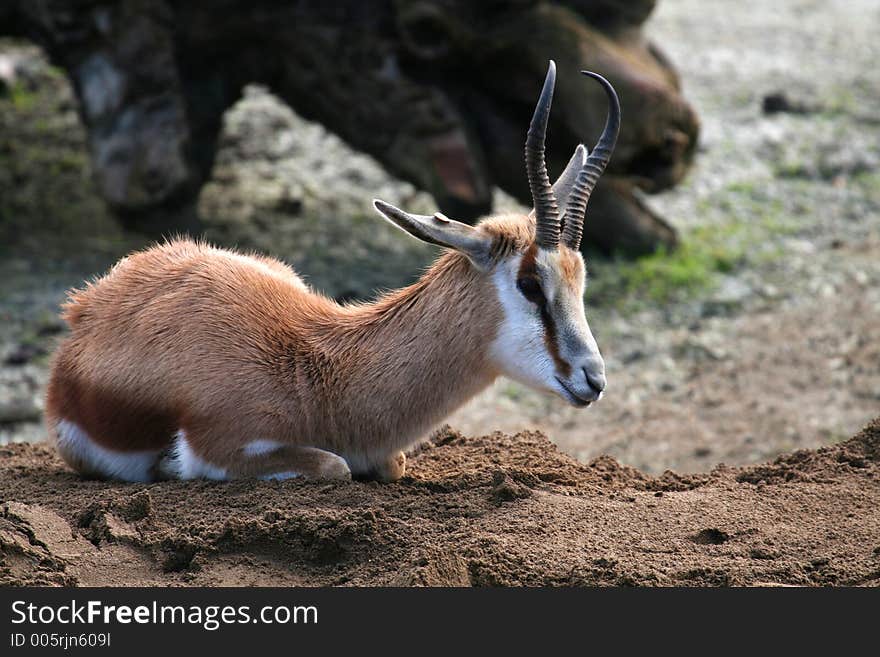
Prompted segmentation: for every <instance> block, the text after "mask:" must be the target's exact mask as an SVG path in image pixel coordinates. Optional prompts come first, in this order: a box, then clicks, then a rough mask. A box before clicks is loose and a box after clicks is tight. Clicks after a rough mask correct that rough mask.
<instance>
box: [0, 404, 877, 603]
mask: <svg viewBox="0 0 880 657" xmlns="http://www.w3.org/2000/svg"><path fill="white" fill-rule="evenodd" d="M410 465H411V468H410V471H409V474H408V475H407V477H406V478H404V480H402V481H401V482H399V483H397V484H386V485H383V484H377V483H373V482H352V483H348V484H327V483H307V482H296V481H288V482H253V481H247V482H231V483H211V482H166V483H159V484H151V485H131V484H118V483H107V482H99V481H87V480H83V479H81V478H79V477H78V476H76V475H74V474H72V473H71V472H70V471H68V470H67V469H66V468H65V467H64V465H63V464H62V463H61V462H60V461H59V460H58V458H57V457H56V456H55V454H54V452H53V450H52V449H51V448H50V447H48V446H47V445H45V444H16V445H7V446H4V447H0V500H5V503H3V504H2V505H0V509H2V515H0V584H7V585H9V584H13V585H21V584H38V585H83V586H97V585H111V586H116V585H148V586H155V585H163V586H165V585H170V586H188V585H615V584H616V585H787V584H794V585H826V584H835V585H878V584H880V513H878V509H880V419H878V420H875V421H874V422H873V423H872V424H870V425H869V426H868V427H867V428H866V429H865V430H864V431H862V432H861V433H860V434H859V435H858V436H856V437H855V438H852V439H850V440H848V441H846V442H844V443H841V444H839V445H836V446H833V447H826V448H822V449H819V450H815V451H807V450H803V451H798V452H794V453H793V454H790V455H786V456H782V457H780V458H778V459H776V460H775V461H773V462H771V463H767V464H764V465H759V466H754V467H747V468H730V467H725V466H718V467H717V468H715V469H714V470H713V471H712V472H711V473H709V474H702V475H688V476H681V475H677V474H674V473H672V472H667V473H665V474H664V475H662V476H660V477H651V476H648V475H645V474H643V473H641V472H640V471H638V470H636V469H633V468H630V467H626V466H623V465H621V464H619V463H618V462H617V461H615V460H614V459H612V458H610V457H601V458H598V459H595V460H593V461H591V462H590V463H588V464H586V465H584V464H581V463H578V462H577V461H575V460H573V459H571V458H570V457H568V456H565V455H564V454H562V453H561V452H560V451H559V450H558V449H557V448H556V447H555V446H554V445H553V444H552V443H551V442H550V441H549V440H548V439H547V438H545V437H544V436H543V435H541V434H539V433H523V434H519V435H516V436H513V437H510V436H506V435H503V434H500V433H496V434H494V435H492V436H487V437H482V438H468V437H464V436H462V435H461V434H459V433H457V432H455V431H453V430H450V429H444V430H441V431H440V432H438V433H437V434H436V435H435V436H434V438H433V439H432V441H431V443H430V444H429V445H428V446H426V447H425V448H423V449H422V450H421V451H420V452H419V453H417V454H416V455H415V456H414V457H413V458H412V459H411V462H410Z"/></svg>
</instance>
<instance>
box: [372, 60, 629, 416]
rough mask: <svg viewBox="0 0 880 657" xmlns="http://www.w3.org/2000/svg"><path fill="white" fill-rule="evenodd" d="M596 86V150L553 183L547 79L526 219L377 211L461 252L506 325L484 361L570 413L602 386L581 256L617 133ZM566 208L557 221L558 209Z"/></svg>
mask: <svg viewBox="0 0 880 657" xmlns="http://www.w3.org/2000/svg"><path fill="white" fill-rule="evenodd" d="M584 73H585V74H586V75H588V76H590V77H592V78H595V79H596V80H598V81H599V82H600V83H601V84H602V86H603V87H604V88H605V91H606V93H607V95H608V99H609V102H610V111H609V114H608V118H607V121H606V123H605V129H604V131H603V132H602V136H601V137H600V138H599V141H598V143H597V144H596V147H595V148H594V149H593V152H592V153H591V154H589V156H588V155H587V151H586V149H585V148H584V147H583V146H582V145H581V146H578V147H577V149H576V150H575V153H574V156H573V157H572V158H571V161H570V162H569V164H568V166H567V167H566V169H565V171H564V172H563V173H562V175H561V176H560V177H559V179H558V180H557V181H556V183H555V184H553V185H552V186H551V184H550V179H549V177H548V175H547V167H546V165H545V161H544V142H545V135H546V130H547V120H548V117H549V114H550V103H551V100H552V97H553V88H554V85H555V80H556V68H555V65H554V63H553V62H550V70H549V71H548V73H547V78H546V80H545V81H544V87H543V89H542V91H541V96H540V99H539V100H538V105H537V107H536V108H535V113H534V116H533V117H532V122H531V125H530V126H529V132H528V136H527V138H526V149H525V154H526V158H525V159H526V171H527V174H528V179H529V186H530V188H531V191H532V199H533V201H534V211H533V212H532V213H531V214H529V215H528V216H525V215H514V216H502V217H494V218H490V219H486V220H484V221H482V222H481V223H480V224H479V225H477V226H475V227H474V226H469V225H467V224H463V223H460V222H458V221H453V220H451V219H448V218H447V217H445V216H443V215H442V214H440V213H437V214H434V215H433V216H421V215H413V214H409V213H408V212H404V211H403V210H400V209H398V208H395V207H394V206H392V205H389V204H388V203H384V202H383V201H378V200H377V201H374V202H373V203H374V205H375V207H376V209H377V210H378V211H379V212H380V213H381V214H382V215H383V216H385V217H386V218H387V219H389V220H390V221H391V222H393V223H394V224H395V225H397V226H399V227H400V228H402V229H404V230H405V231H407V232H408V233H410V234H412V235H414V236H415V237H417V238H419V239H421V240H424V241H426V242H431V243H433V244H439V245H441V246H445V247H448V248H452V249H455V250H456V251H459V252H461V253H463V254H464V255H466V256H467V257H468V259H469V260H470V261H471V263H472V264H473V266H474V267H476V268H477V269H479V270H480V271H482V272H485V274H486V276H485V277H484V278H483V280H485V281H486V282H487V284H490V285H492V286H493V289H494V291H495V293H496V294H497V297H498V301H499V303H500V305H501V307H502V308H503V311H504V320H503V322H502V324H501V326H500V327H499V330H498V334H497V336H496V338H495V340H494V342H493V343H492V347H491V352H492V353H491V356H492V359H493V360H494V362H495V364H496V365H497V367H498V368H499V369H500V371H501V372H502V373H503V374H505V375H506V376H508V377H510V378H512V379H515V380H518V381H521V382H522V383H525V384H527V385H529V386H532V387H535V388H539V389H543V390H548V391H550V392H554V393H556V394H557V395H559V396H560V397H562V398H563V399H565V400H566V401H568V402H569V403H571V404H574V405H575V406H587V405H589V404H590V403H591V402H593V401H596V400H598V399H599V398H600V397H601V396H602V391H603V390H604V389H605V363H604V361H603V360H602V355H601V354H600V353H599V348H598V346H597V345H596V340H595V339H594V338H593V334H592V333H591V331H590V327H589V324H588V323H587V318H586V315H585V312H584V292H585V288H586V270H585V267H584V260H583V257H582V256H581V253H580V243H581V235H582V234H583V222H584V213H585V210H586V206H587V201H588V200H589V197H590V193H591V192H592V190H593V188H594V187H595V185H596V182H597V181H598V179H599V176H600V175H601V174H602V172H603V171H604V169H605V167H606V165H607V164H608V161H609V160H610V158H611V153H612V151H613V149H614V144H615V142H616V139H617V133H618V130H619V127H620V104H619V101H618V98H617V94H616V93H615V91H614V88H613V87H612V86H611V84H610V83H609V82H608V81H607V80H605V79H604V78H603V77H601V76H599V75H597V74H595V73H590V72H587V71H584ZM560 201H561V202H564V203H565V210H564V212H562V214H561V216H560V211H559V202H560Z"/></svg>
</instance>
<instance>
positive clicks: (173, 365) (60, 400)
mask: <svg viewBox="0 0 880 657" xmlns="http://www.w3.org/2000/svg"><path fill="white" fill-rule="evenodd" d="M316 303H317V304H319V305H320V303H321V299H320V298H317V297H315V296H314V295H312V294H311V293H310V292H309V291H308V290H307V288H306V287H305V285H304V284H303V283H302V281H301V280H300V279H299V278H298V277H297V276H296V274H295V273H294V272H293V270H292V269H290V268H289V267H287V266H286V265H284V264H283V263H281V262H279V261H277V260H272V259H269V258H261V257H251V256H243V255H240V254H237V253H233V252H230V251H225V250H222V249H217V248H214V247H211V246H208V245H204V244H200V243H196V242H192V241H189V240H176V241H173V242H169V243H166V244H162V245H159V246H156V247H153V248H151V249H149V250H147V251H143V252H140V253H136V254H134V255H131V256H129V257H127V258H124V259H123V260H121V261H120V262H119V263H118V264H117V265H116V266H114V267H113V269H111V270H110V271H109V272H108V273H107V274H106V275H105V276H103V277H102V278H100V279H99V280H97V281H96V282H94V283H91V284H89V285H87V286H86V287H85V288H83V289H81V290H77V291H74V292H73V293H71V295H70V298H69V301H68V303H67V304H65V307H64V317H65V319H66V321H67V322H68V323H69V325H70V327H71V333H70V335H69V336H68V337H67V338H66V339H65V340H64V341H63V343H62V344H61V345H60V346H59V349H58V350H57V352H56V356H55V360H54V362H53V367H52V373H51V377H50V381H49V386H48V390H47V407H46V415H47V421H48V425H49V428H50V431H53V432H55V434H56V438H57V443H58V447H59V451H60V452H61V454H62V456H64V458H65V459H66V460H67V461H68V462H69V463H70V464H71V465H72V466H73V467H75V468H76V469H78V470H80V471H84V472H92V473H94V474H99V475H102V476H111V477H120V478H124V479H135V480H147V479H150V478H152V477H153V474H154V473H153V472H152V469H153V467H154V466H155V462H156V460H157V458H158V454H159V453H161V451H162V450H164V449H165V448H166V447H167V446H168V444H169V443H170V441H171V440H172V437H173V436H174V434H175V432H177V431H179V430H180V428H181V426H182V425H183V424H184V423H186V422H187V421H190V422H192V421H195V420H197V419H198V418H199V417H200V416H203V415H205V414H209V413H216V411H215V410H214V409H213V408H212V406H214V405H222V404H229V403H234V402H235V399H234V397H235V395H236V394H240V393H238V388H239V385H241V384H242V383H244V382H245V381H247V382H248V383H249V384H251V385H259V379H260V374H261V372H260V368H262V367H265V366H266V362H267V361H269V360H271V359H272V358H273V357H275V354H267V353H266V348H267V345H270V346H271V345H277V344H278V342H279V336H278V335H274V336H273V335H269V334H272V333H278V334H279V335H280V334H281V333H282V332H286V333H287V334H289V333H290V332H291V331H290V329H291V326H290V324H291V322H295V321H296V318H291V317H290V316H289V313H290V308H291V307H297V306H305V307H308V306H309V305H310V304H316ZM293 332H294V333H295V327H293ZM266 338H269V339H268V340H267V339H266Z"/></svg>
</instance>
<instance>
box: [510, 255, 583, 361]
mask: <svg viewBox="0 0 880 657" xmlns="http://www.w3.org/2000/svg"><path fill="white" fill-rule="evenodd" d="M537 257H538V245H537V244H532V245H531V246H530V247H529V249H528V250H527V251H526V252H525V253H524V254H523V258H522V261H521V262H520V265H519V271H518V272H517V277H518V278H534V279H535V280H537V281H538V282H540V277H539V276H538V266H537V264H536V259H537ZM541 324H543V326H544V344H545V345H546V347H547V351H548V352H549V353H550V357H551V358H552V359H553V363H554V364H555V365H556V371H557V372H558V373H559V374H561V375H562V376H564V377H568V376H570V375H571V365H569V364H568V362H566V361H565V360H564V359H563V358H562V355H561V354H560V353H559V340H558V338H557V335H556V322H555V321H553V316H552V315H551V314H550V310H549V309H548V308H547V307H546V305H545V306H544V307H542V308H541Z"/></svg>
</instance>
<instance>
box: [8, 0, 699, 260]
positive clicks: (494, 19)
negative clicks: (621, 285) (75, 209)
mask: <svg viewBox="0 0 880 657" xmlns="http://www.w3.org/2000/svg"><path fill="white" fill-rule="evenodd" d="M652 7H653V1H652V0H642V1H641V2H637V3H627V2H622V1H621V2H599V1H595V2H590V1H588V0H571V1H568V2H539V1H537V0H520V1H514V0H510V1H509V2H507V3H492V8H491V10H490V9H487V8H486V5H485V4H484V3H470V2H464V1H463V0H395V1H393V2H392V1H391V0H387V1H385V2H376V3H372V2H371V3H363V2H354V1H350V2H343V3H325V2H318V1H317V0H309V1H307V2H298V3H273V2H269V1H268V0H257V1H256V2H254V1H250V2H247V3H244V2H241V0H222V1H221V2H214V3H187V2H180V1H177V0H125V1H124V2H118V3H117V2H107V1H102V0H68V1H67V2H48V1H46V0H27V1H25V0H20V1H19V2H18V3H17V4H15V3H13V4H12V5H7V6H6V8H5V9H4V10H3V14H0V19H2V20H0V33H3V32H5V33H14V34H18V35H23V36H27V37H29V38H31V39H33V40H34V41H36V42H37V43H39V44H40V45H41V46H43V47H44V48H45V49H46V50H47V51H48V52H49V54H50V56H51V58H52V59H53V60H54V61H55V62H56V63H57V64H58V65H59V66H61V67H62V68H63V69H64V70H65V71H66V72H67V74H68V75H69V77H70V78H71V80H72V82H73V85H74V88H75V90H76V94H77V97H78V99H79V102H80V114H81V117H82V120H83V122H84V124H85V126H86V128H87V131H88V135H89V145H90V149H91V156H92V161H93V164H94V171H95V175H96V177H97V179H98V183H99V189H100V190H101V193H102V195H103V197H104V198H105V199H106V200H107V202H108V203H109V204H110V205H111V206H112V207H113V208H114V209H115V210H116V212H117V213H118V214H119V216H120V217H121V218H122V219H123V220H124V221H126V222H127V223H128V224H130V225H132V226H134V227H136V228H139V229H141V230H146V231H147V232H151V233H154V234H158V233H161V232H164V231H167V230H169V229H172V228H176V229H184V230H186V229H191V230H196V229H197V219H196V218H195V212H194V210H193V207H194V199H195V196H196V194H197V193H198V190H199V189H200V187H201V185H202V184H203V183H204V182H205V181H206V180H207V178H208V176H209V175H210V172H211V167H212V164H213V160H214V155H215V152H216V141H217V135H218V132H219V129H220V125H221V118H222V114H223V112H224V111H225V110H226V109H227V108H228V107H229V106H230V105H231V104H232V103H233V102H234V101H235V100H236V99H237V98H238V97H239V95H240V93H241V89H242V88H243V86H244V85H245V84H247V83H249V82H258V83H262V84H265V85H267V86H268V87H269V88H271V89H272V90H273V91H274V92H275V93H276V94H277V95H279V96H280V97H281V98H282V99H284V100H285V101H286V102H288V103H289V104H290V105H291V106H292V107H293V108H294V109H296V111H297V112H299V113H300V114H302V115H304V116H305V117H306V118H310V119H313V120H317V121H319V122H321V123H323V124H324V125H326V126H327V127H328V128H329V129H331V130H332V131H334V132H336V133H337V134H339V135H340V136H342V137H343V138H344V139H345V140H346V141H348V142H349V143H350V144H352V145H353V146H354V147H356V148H358V149H360V150H363V151H366V152H367V153H370V154H371V155H373V156H374V157H376V158H377V159H378V160H379V161H380V162H382V164H383V165H384V166H385V167H386V168H387V169H388V170H389V171H390V172H392V173H394V174H395V175H397V176H399V177H401V178H403V179H406V180H409V181H411V182H413V183H414V184H415V185H416V186H418V187H420V188H422V189H425V190H427V191H428V192H430V193H431V194H433V195H434V197H435V199H436V200H437V202H438V204H439V206H440V209H442V210H443V211H444V212H446V213H447V214H450V215H452V216H455V217H458V218H461V219H464V220H473V219H475V218H476V217H478V216H480V215H482V214H484V213H486V212H488V211H489V210H490V208H491V192H492V188H493V186H495V185H498V186H500V187H502V188H503V189H505V190H506V191H508V192H509V193H512V194H513V195H515V196H517V197H518V198H520V199H523V200H526V199H528V190H527V185H526V178H525V175H524V172H523V165H522V143H523V135H524V132H525V128H526V126H527V123H528V118H529V116H530V113H531V109H532V106H533V103H534V99H535V95H536V92H537V89H538V88H539V87H540V80H541V79H542V77H543V73H544V70H545V69H546V65H547V60H548V59H551V58H553V59H555V60H556V61H557V64H558V65H559V71H560V80H559V86H558V92H557V99H556V107H555V108H554V112H553V114H552V119H551V126H550V162H549V163H550V169H551V173H552V172H554V170H555V171H559V170H560V169H561V168H562V167H563V166H564V164H565V163H566V162H567V160H568V157H569V156H570V154H571V151H572V149H573V148H574V146H575V145H576V144H577V143H578V142H581V141H583V142H585V143H587V144H588V145H591V144H592V143H593V141H594V140H595V138H596V136H597V135H598V134H599V132H600V131H601V127H602V124H603V121H604V117H605V109H606V108H605V99H604V97H603V96H602V91H601V89H600V88H599V87H598V86H596V85H588V84H585V83H584V81H583V80H582V79H580V76H579V75H578V71H579V70H580V69H582V68H590V69H593V70H596V71H598V72H600V73H602V74H604V75H606V76H607V77H608V78H609V79H610V80H611V81H612V82H613V83H614V84H615V86H616V87H617V89H618V92H619V94H620V96H621V100H622V103H623V107H624V122H623V128H622V131H621V135H620V139H619V141H618V145H617V149H616V152H615V156H614V159H613V161H612V163H611V166H610V168H609V170H608V173H607V176H606V179H603V181H602V182H601V183H600V185H599V188H598V190H597V196H602V197H604V198H605V201H604V202H603V203H595V204H594V205H596V206H597V207H594V208H592V210H591V215H592V219H593V220H591V221H588V222H587V224H586V226H585V235H586V239H585V240H584V242H585V244H592V245H594V246H598V247H599V248H601V249H603V250H605V251H609V252H610V251H620V252H624V253H629V254H640V253H648V252H653V251H654V250H656V249H657V248H658V247H660V246H665V247H672V246H674V245H675V241H676V238H675V231H674V230H673V229H672V228H671V227H670V225H669V224H668V223H667V222H665V221H664V220H663V219H662V218H660V217H658V216H657V215H656V214H654V213H652V212H650V211H649V210H648V209H647V208H645V207H644V205H643V204H642V203H641V202H640V201H639V200H638V198H637V196H635V195H634V194H633V190H634V189H635V188H636V187H638V188H641V189H643V190H645V191H649V192H650V191H657V190H661V189H665V188H668V187H669V186H671V185H674V184H675V183H676V182H678V181H679V180H680V179H681V178H682V176H683V175H684V173H685V171H686V169H687V167H688V165H689V164H690V161H691V159H692V157H693V153H694V150H695V145H696V140H697V133H698V121H697V118H696V116H695V114H694V112H693V111H692V109H691V108H690V106H689V105H688V104H687V102H686V101H685V100H684V99H683V98H682V96H681V95H680V92H679V84H678V79H677V76H676V74H675V72H674V70H673V69H672V67H671V65H670V64H669V62H668V61H667V60H666V58H665V57H664V56H663V55H662V53H661V52H660V51H659V50H658V49H657V47H656V46H655V45H654V44H652V43H650V42H649V41H647V40H646V39H645V38H644V36H643V35H642V33H641V29H640V27H641V24H642V22H643V21H644V20H645V19H646V18H647V16H648V14H649V13H650V10H651V9H652ZM233 16H234V17H235V18H234V19H231V18H230V17H233Z"/></svg>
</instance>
